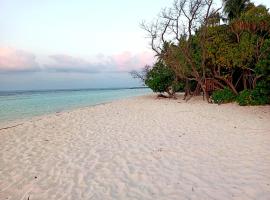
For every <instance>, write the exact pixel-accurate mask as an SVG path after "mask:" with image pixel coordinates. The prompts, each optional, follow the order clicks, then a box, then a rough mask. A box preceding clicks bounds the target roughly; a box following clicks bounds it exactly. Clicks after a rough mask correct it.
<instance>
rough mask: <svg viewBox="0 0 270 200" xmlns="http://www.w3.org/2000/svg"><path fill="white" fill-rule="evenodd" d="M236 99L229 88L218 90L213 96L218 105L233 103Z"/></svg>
mask: <svg viewBox="0 0 270 200" xmlns="http://www.w3.org/2000/svg"><path fill="white" fill-rule="evenodd" d="M235 98H236V96H235V94H234V93H233V92H232V91H231V90H230V89H229V88H227V87H225V88H224V89H222V90H216V91H214V92H213V94H212V99H213V101H214V103H217V104H222V103H229V102H233V101H235Z"/></svg>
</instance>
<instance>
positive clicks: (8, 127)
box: [0, 123, 23, 131]
mask: <svg viewBox="0 0 270 200" xmlns="http://www.w3.org/2000/svg"><path fill="white" fill-rule="evenodd" d="M21 125H23V123H21V124H16V125H14V126H7V127H4V128H0V131H1V130H6V129H10V128H14V127H17V126H21Z"/></svg>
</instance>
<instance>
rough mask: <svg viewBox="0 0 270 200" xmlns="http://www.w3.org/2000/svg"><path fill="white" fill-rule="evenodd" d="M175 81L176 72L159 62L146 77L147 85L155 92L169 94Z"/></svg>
mask: <svg viewBox="0 0 270 200" xmlns="http://www.w3.org/2000/svg"><path fill="white" fill-rule="evenodd" d="M174 80H175V74H174V72H173V71H172V70H171V69H170V68H168V67H167V66H166V65H164V64H163V63H162V62H157V63H156V64H155V65H154V66H153V68H152V69H150V70H149V71H148V73H147V75H146V79H145V85H147V86H148V87H149V88H151V89H152V90H153V91H154V92H160V93H162V92H167V91H168V90H169V88H170V87H171V86H172V85H173V82H174Z"/></svg>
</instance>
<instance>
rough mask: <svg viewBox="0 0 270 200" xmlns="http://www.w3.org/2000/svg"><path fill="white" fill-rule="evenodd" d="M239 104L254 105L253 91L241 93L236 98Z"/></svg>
mask: <svg viewBox="0 0 270 200" xmlns="http://www.w3.org/2000/svg"><path fill="white" fill-rule="evenodd" d="M236 101H237V103H238V104H239V105H240V106H246V105H252V102H253V101H252V95H251V90H243V91H242V92H240V94H239V96H238V97H237V98H236Z"/></svg>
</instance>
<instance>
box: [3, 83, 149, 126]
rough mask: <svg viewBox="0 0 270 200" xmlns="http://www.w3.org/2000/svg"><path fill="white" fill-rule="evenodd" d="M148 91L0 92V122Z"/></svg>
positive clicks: (95, 103)
mask: <svg viewBox="0 0 270 200" xmlns="http://www.w3.org/2000/svg"><path fill="white" fill-rule="evenodd" d="M150 92H151V91H150V89H147V88H140V89H89V90H51V91H17V92H0V121H1V122H3V121H10V120H16V119H21V118H29V117H33V116H38V115H43V114H49V113H54V112H58V111H64V110H70V109H74V108H79V107H85V106H91V105H97V104H100V103H105V102H110V101H112V100H116V99H122V98H127V97H133V96H139V95H144V94H148V93H150Z"/></svg>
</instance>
